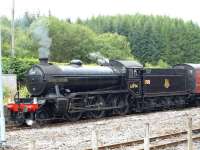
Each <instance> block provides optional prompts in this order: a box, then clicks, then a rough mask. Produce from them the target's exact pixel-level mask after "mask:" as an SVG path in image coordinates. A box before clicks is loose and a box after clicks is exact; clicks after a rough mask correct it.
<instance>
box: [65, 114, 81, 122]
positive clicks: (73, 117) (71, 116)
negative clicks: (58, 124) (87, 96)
mask: <svg viewBox="0 0 200 150" xmlns="http://www.w3.org/2000/svg"><path fill="white" fill-rule="evenodd" d="M82 114H83V113H82V112H66V113H65V117H66V118H67V120H69V121H72V122H75V121H78V120H80V119H81V117H82Z"/></svg>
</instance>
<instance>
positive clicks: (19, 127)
mask: <svg viewBox="0 0 200 150" xmlns="http://www.w3.org/2000/svg"><path fill="white" fill-rule="evenodd" d="M193 108H194V107H188V108H182V109H177V110H176V111H184V110H189V109H193ZM167 111H174V109H172V110H166V112H167ZM159 112H164V111H157V112H143V113H133V114H127V115H123V116H118V115H114V116H106V117H103V118H99V119H91V118H89V119H88V118H84V119H81V120H79V121H77V122H70V121H66V120H58V121H56V120H54V121H46V122H45V123H42V124H37V125H33V126H32V127H29V126H26V125H15V124H14V123H13V124H11V125H10V124H9V125H8V124H7V125H6V131H7V132H10V131H16V130H22V129H37V128H44V127H55V126H61V125H67V124H72V123H87V122H96V121H102V120H106V119H111V118H112V119H120V118H124V117H130V116H138V115H139V116H141V115H145V114H151V113H159ZM173 118H174V117H173Z"/></svg>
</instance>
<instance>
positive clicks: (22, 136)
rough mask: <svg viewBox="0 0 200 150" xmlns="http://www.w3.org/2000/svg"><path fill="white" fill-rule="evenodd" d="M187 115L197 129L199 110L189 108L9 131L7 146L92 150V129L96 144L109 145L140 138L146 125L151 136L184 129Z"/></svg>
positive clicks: (197, 145)
mask: <svg viewBox="0 0 200 150" xmlns="http://www.w3.org/2000/svg"><path fill="white" fill-rule="evenodd" d="M188 115H190V116H192V119H193V128H197V127H199V124H200V108H190V109H184V110H178V111H177V110H171V111H162V112H153V113H145V114H133V115H129V116H124V117H113V118H105V119H100V120H95V121H94V120H88V121H80V122H77V123H66V124H62V125H59V126H55V127H52V126H51V127H48V126H45V127H43V128H34V129H26V130H16V131H10V132H7V133H6V140H7V141H6V145H7V146H9V147H11V148H13V149H15V150H18V149H20V150H23V149H24V150H25V149H38V150H39V149H41V150H46V149H52V150H54V149H60V150H84V149H86V148H90V147H91V138H92V130H95V131H97V135H98V141H99V145H108V144H114V143H119V142H126V141H131V140H137V139H141V138H143V137H144V126H145V123H149V124H150V134H151V136H158V135H164V134H169V133H175V132H178V131H183V130H186V129H187V117H188ZM194 146H195V147H200V146H199V144H195V145H194ZM183 147H184V149H186V147H185V146H184V145H182V146H178V147H177V148H175V149H183Z"/></svg>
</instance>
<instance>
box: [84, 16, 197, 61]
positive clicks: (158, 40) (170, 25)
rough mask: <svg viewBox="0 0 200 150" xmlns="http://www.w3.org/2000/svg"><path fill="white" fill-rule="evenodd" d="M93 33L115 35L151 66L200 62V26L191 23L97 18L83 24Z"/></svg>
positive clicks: (135, 18)
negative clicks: (163, 63)
mask: <svg viewBox="0 0 200 150" xmlns="http://www.w3.org/2000/svg"><path fill="white" fill-rule="evenodd" d="M82 24H84V25H87V26H88V27H90V28H91V29H93V30H94V31H95V32H97V33H99V34H102V33H107V32H111V33H118V34H120V35H123V36H126V37H127V38H128V41H129V42H130V46H131V52H132V55H134V56H135V58H137V59H138V60H139V61H140V62H142V63H151V64H153V65H155V64H157V62H158V61H159V60H160V59H162V60H163V61H164V62H166V63H168V64H170V65H174V64H177V63H185V62H188V63H189V62H191V63H199V62H200V27H199V26H198V25H197V24H194V23H193V22H184V21H183V20H181V19H172V18H169V17H166V16H164V17H161V16H145V15H140V14H136V15H125V16H98V17H93V18H91V19H88V20H86V21H84V22H83V21H82Z"/></svg>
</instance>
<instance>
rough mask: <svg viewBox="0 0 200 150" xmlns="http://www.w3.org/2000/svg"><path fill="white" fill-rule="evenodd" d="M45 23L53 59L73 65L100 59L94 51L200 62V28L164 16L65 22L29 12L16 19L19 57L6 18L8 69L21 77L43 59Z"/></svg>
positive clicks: (155, 62) (150, 60)
mask: <svg viewBox="0 0 200 150" xmlns="http://www.w3.org/2000/svg"><path fill="white" fill-rule="evenodd" d="M41 22H43V23H44V24H45V25H46V26H47V27H48V32H49V36H50V38H51V39H52V44H51V47H50V60H51V61H53V62H58V63H67V62H69V61H70V60H72V59H81V60H82V61H83V62H84V63H95V61H94V60H91V57H90V53H93V52H98V54H101V55H103V56H104V57H107V58H109V59H137V60H139V61H140V62H141V63H143V64H145V66H146V67H164V68H166V67H169V66H171V65H174V64H177V63H185V62H188V63H200V27H199V26H198V25H197V24H195V23H193V22H184V21H183V20H181V19H173V18H169V17H166V16H164V17H162V16H145V15H140V14H136V15H124V16H120V15H119V16H98V17H93V18H91V19H88V20H80V19H78V20H77V21H76V22H75V23H72V22H71V21H70V20H69V19H67V20H60V19H58V18H56V17H53V16H48V17H45V16H40V15H39V14H37V15H34V14H29V13H25V14H24V16H23V17H21V18H19V19H17V20H16V22H15V27H16V31H15V37H16V40H15V43H16V58H9V57H10V43H11V36H10V20H9V19H8V18H6V17H1V25H2V34H3V35H2V37H3V45H2V46H3V56H4V57H3V72H4V73H16V74H17V76H18V79H19V80H20V81H23V80H24V74H25V73H26V71H27V70H28V68H30V66H31V65H33V64H35V63H37V62H38V60H37V58H38V48H39V44H38V41H36V40H35V39H34V38H33V30H34V28H35V27H36V26H38V25H39V24H40V23H41Z"/></svg>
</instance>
